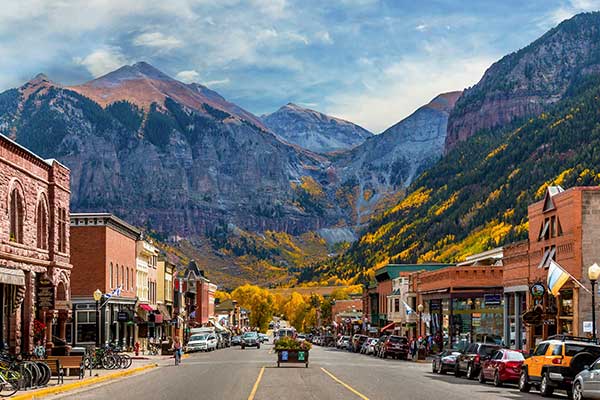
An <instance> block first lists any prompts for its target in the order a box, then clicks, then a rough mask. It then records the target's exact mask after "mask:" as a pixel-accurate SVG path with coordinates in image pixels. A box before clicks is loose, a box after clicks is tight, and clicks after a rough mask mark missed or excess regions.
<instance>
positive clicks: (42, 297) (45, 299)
mask: <svg viewBox="0 0 600 400" xmlns="http://www.w3.org/2000/svg"><path fill="white" fill-rule="evenodd" d="M35 287H36V299H37V307H38V308H48V309H53V308H54V284H53V283H52V281H51V280H49V279H47V278H44V277H41V276H40V277H38V279H37V282H36V285H35Z"/></svg>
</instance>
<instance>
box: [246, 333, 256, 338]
mask: <svg viewBox="0 0 600 400" xmlns="http://www.w3.org/2000/svg"><path fill="white" fill-rule="evenodd" d="M256 336H257V335H256V333H255V332H247V333H244V336H243V337H245V338H253V337H256Z"/></svg>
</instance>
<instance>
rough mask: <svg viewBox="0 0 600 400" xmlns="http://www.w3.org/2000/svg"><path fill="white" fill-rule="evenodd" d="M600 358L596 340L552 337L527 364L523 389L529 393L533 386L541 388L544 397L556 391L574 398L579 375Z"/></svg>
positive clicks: (542, 344)
mask: <svg viewBox="0 0 600 400" xmlns="http://www.w3.org/2000/svg"><path fill="white" fill-rule="evenodd" d="M598 357H600V346H599V345H597V344H596V343H595V342H594V340H593V339H588V338H583V337H576V336H568V335H555V336H551V337H549V338H548V340H544V341H542V342H540V344H538V345H537V347H536V348H535V351H534V352H533V354H532V356H531V357H529V358H527V359H525V361H524V362H523V367H522V368H521V376H520V377H519V390H520V391H521V392H529V390H530V389H531V386H537V387H538V388H539V391H540V393H541V395H542V396H550V395H551V394H552V393H553V392H554V390H555V389H563V390H566V391H567V394H568V395H569V397H570V396H571V385H572V383H573V380H574V378H575V376H576V375H577V374H578V373H579V372H581V371H582V370H583V369H584V367H585V366H587V365H592V364H593V363H594V361H595V360H596V359H597V358H598Z"/></svg>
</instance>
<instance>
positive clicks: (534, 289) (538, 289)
mask: <svg viewBox="0 0 600 400" xmlns="http://www.w3.org/2000/svg"><path fill="white" fill-rule="evenodd" d="M529 292H530V293H531V297H533V298H534V299H541V298H542V297H544V293H546V287H545V286H544V284H543V283H540V282H537V283H534V284H533V285H531V287H530V288H529Z"/></svg>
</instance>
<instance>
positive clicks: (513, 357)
mask: <svg viewBox="0 0 600 400" xmlns="http://www.w3.org/2000/svg"><path fill="white" fill-rule="evenodd" d="M506 359H507V360H510V361H523V360H524V359H525V357H523V354H522V353H519V352H518V351H507V352H506Z"/></svg>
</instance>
